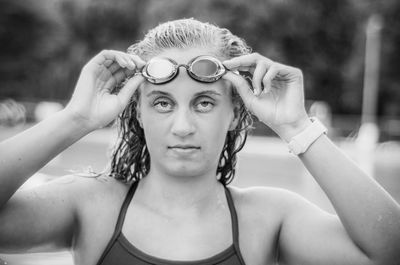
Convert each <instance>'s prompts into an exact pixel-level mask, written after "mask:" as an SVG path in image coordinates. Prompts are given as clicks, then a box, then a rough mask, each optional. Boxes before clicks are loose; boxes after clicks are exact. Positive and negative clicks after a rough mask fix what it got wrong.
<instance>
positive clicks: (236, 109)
mask: <svg viewBox="0 0 400 265" xmlns="http://www.w3.org/2000/svg"><path fill="white" fill-rule="evenodd" d="M239 112H240V106H239V103H238V102H235V103H234V105H233V117H232V120H231V123H230V125H229V131H232V130H235V129H236V127H237V126H238V124H239V117H240V115H239Z"/></svg>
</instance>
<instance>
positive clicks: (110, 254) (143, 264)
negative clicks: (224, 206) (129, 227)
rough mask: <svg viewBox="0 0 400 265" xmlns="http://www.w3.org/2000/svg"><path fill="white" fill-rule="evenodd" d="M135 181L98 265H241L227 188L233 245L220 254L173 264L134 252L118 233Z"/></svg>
mask: <svg viewBox="0 0 400 265" xmlns="http://www.w3.org/2000/svg"><path fill="white" fill-rule="evenodd" d="M137 186H138V182H135V183H134V184H132V186H131V188H130V189H129V191H128V194H127V196H126V198H125V201H124V203H123V204H122V207H121V211H120V213H119V216H118V221H117V225H116V227H115V231H114V234H113V236H112V237H111V239H110V241H109V242H108V245H107V247H106V249H105V251H104V252H103V255H102V256H101V258H100V260H99V262H98V263H97V264H98V265H148V264H155V265H164V264H168V265H172V264H180V265H212V264H220V265H245V263H244V260H243V257H242V255H241V254H240V249H239V230H238V220H237V214H236V210H235V206H234V204H233V200H232V195H231V193H230V191H229V189H228V188H225V195H226V198H227V201H228V206H229V210H230V213H231V220H232V233H233V244H232V245H231V246H229V247H228V248H227V249H225V250H224V251H222V252H220V253H218V254H216V255H214V256H212V257H209V258H206V259H201V260H196V261H174V260H165V259H161V258H157V257H153V256H150V255H148V254H146V253H144V252H143V251H141V250H139V249H137V248H136V247H135V246H134V245H132V244H131V243H130V242H129V241H128V240H127V239H126V237H125V236H124V234H123V233H122V232H121V230H122V226H123V224H124V219H125V214H126V211H127V209H128V206H129V204H130V202H131V200H132V197H133V195H134V193H135V191H136V187H137Z"/></svg>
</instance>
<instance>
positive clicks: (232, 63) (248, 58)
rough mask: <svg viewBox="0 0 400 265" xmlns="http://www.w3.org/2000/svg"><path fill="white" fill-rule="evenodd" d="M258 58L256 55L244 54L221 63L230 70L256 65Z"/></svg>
mask: <svg viewBox="0 0 400 265" xmlns="http://www.w3.org/2000/svg"><path fill="white" fill-rule="evenodd" d="M259 56H260V55H259V54H257V53H251V54H246V55H242V56H238V57H234V58H232V59H229V60H226V61H223V62H222V64H223V65H225V67H227V68H228V69H230V70H232V69H237V68H238V67H240V66H253V65H255V64H256V62H257V59H259Z"/></svg>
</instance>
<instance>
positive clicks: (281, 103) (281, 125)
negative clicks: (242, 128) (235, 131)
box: [223, 53, 310, 141]
mask: <svg viewBox="0 0 400 265" xmlns="http://www.w3.org/2000/svg"><path fill="white" fill-rule="evenodd" d="M223 64H224V65H225V67H226V68H228V69H229V70H232V71H234V70H236V71H247V72H250V73H251V74H252V75H253V79H252V85H253V88H254V92H253V91H252V90H251V89H250V86H249V84H248V83H247V81H246V80H245V79H244V78H243V77H242V76H240V75H239V74H235V73H234V72H232V71H229V72H227V73H226V74H225V75H224V76H223V78H224V79H225V80H228V81H230V82H231V83H232V84H233V86H234V87H235V88H236V90H237V91H238V93H239V94H240V96H241V97H242V99H243V102H244V104H245V105H246V107H247V108H248V109H249V110H250V111H251V112H252V113H253V114H254V115H255V116H256V117H257V118H258V119H259V120H260V121H262V122H263V123H265V124H266V125H267V126H269V127H270V128H271V129H272V130H274V131H275V132H276V133H277V134H278V135H279V136H280V137H281V138H282V139H284V140H286V141H289V140H290V139H291V138H292V137H293V136H295V135H296V134H298V133H299V132H301V131H302V130H303V129H304V128H305V127H307V125H309V124H310V120H309V118H308V116H307V113H306V110H305V107H304V90H303V74H302V72H301V70H300V69H297V68H294V67H291V66H287V65H283V64H280V63H277V62H274V61H272V60H270V59H268V58H266V57H264V56H262V55H260V54H257V53H252V54H248V55H243V56H239V57H235V58H232V59H230V60H227V61H224V62H223ZM262 87H263V88H262Z"/></svg>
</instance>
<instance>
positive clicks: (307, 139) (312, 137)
mask: <svg viewBox="0 0 400 265" xmlns="http://www.w3.org/2000/svg"><path fill="white" fill-rule="evenodd" d="M310 121H311V124H310V125H309V126H308V127H307V128H305V129H304V130H303V131H302V132H300V133H299V134H297V135H296V136H294V137H293V138H292V139H290V141H289V143H288V148H289V152H290V153H293V154H295V155H299V154H302V153H304V152H305V151H307V149H308V148H309V147H310V146H311V144H313V143H314V142H315V141H316V140H317V139H318V138H319V137H320V136H321V135H322V134H326V133H327V132H328V130H327V129H326V127H325V126H324V125H323V124H322V123H321V122H320V121H319V120H318V118H316V117H311V118H310Z"/></svg>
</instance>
